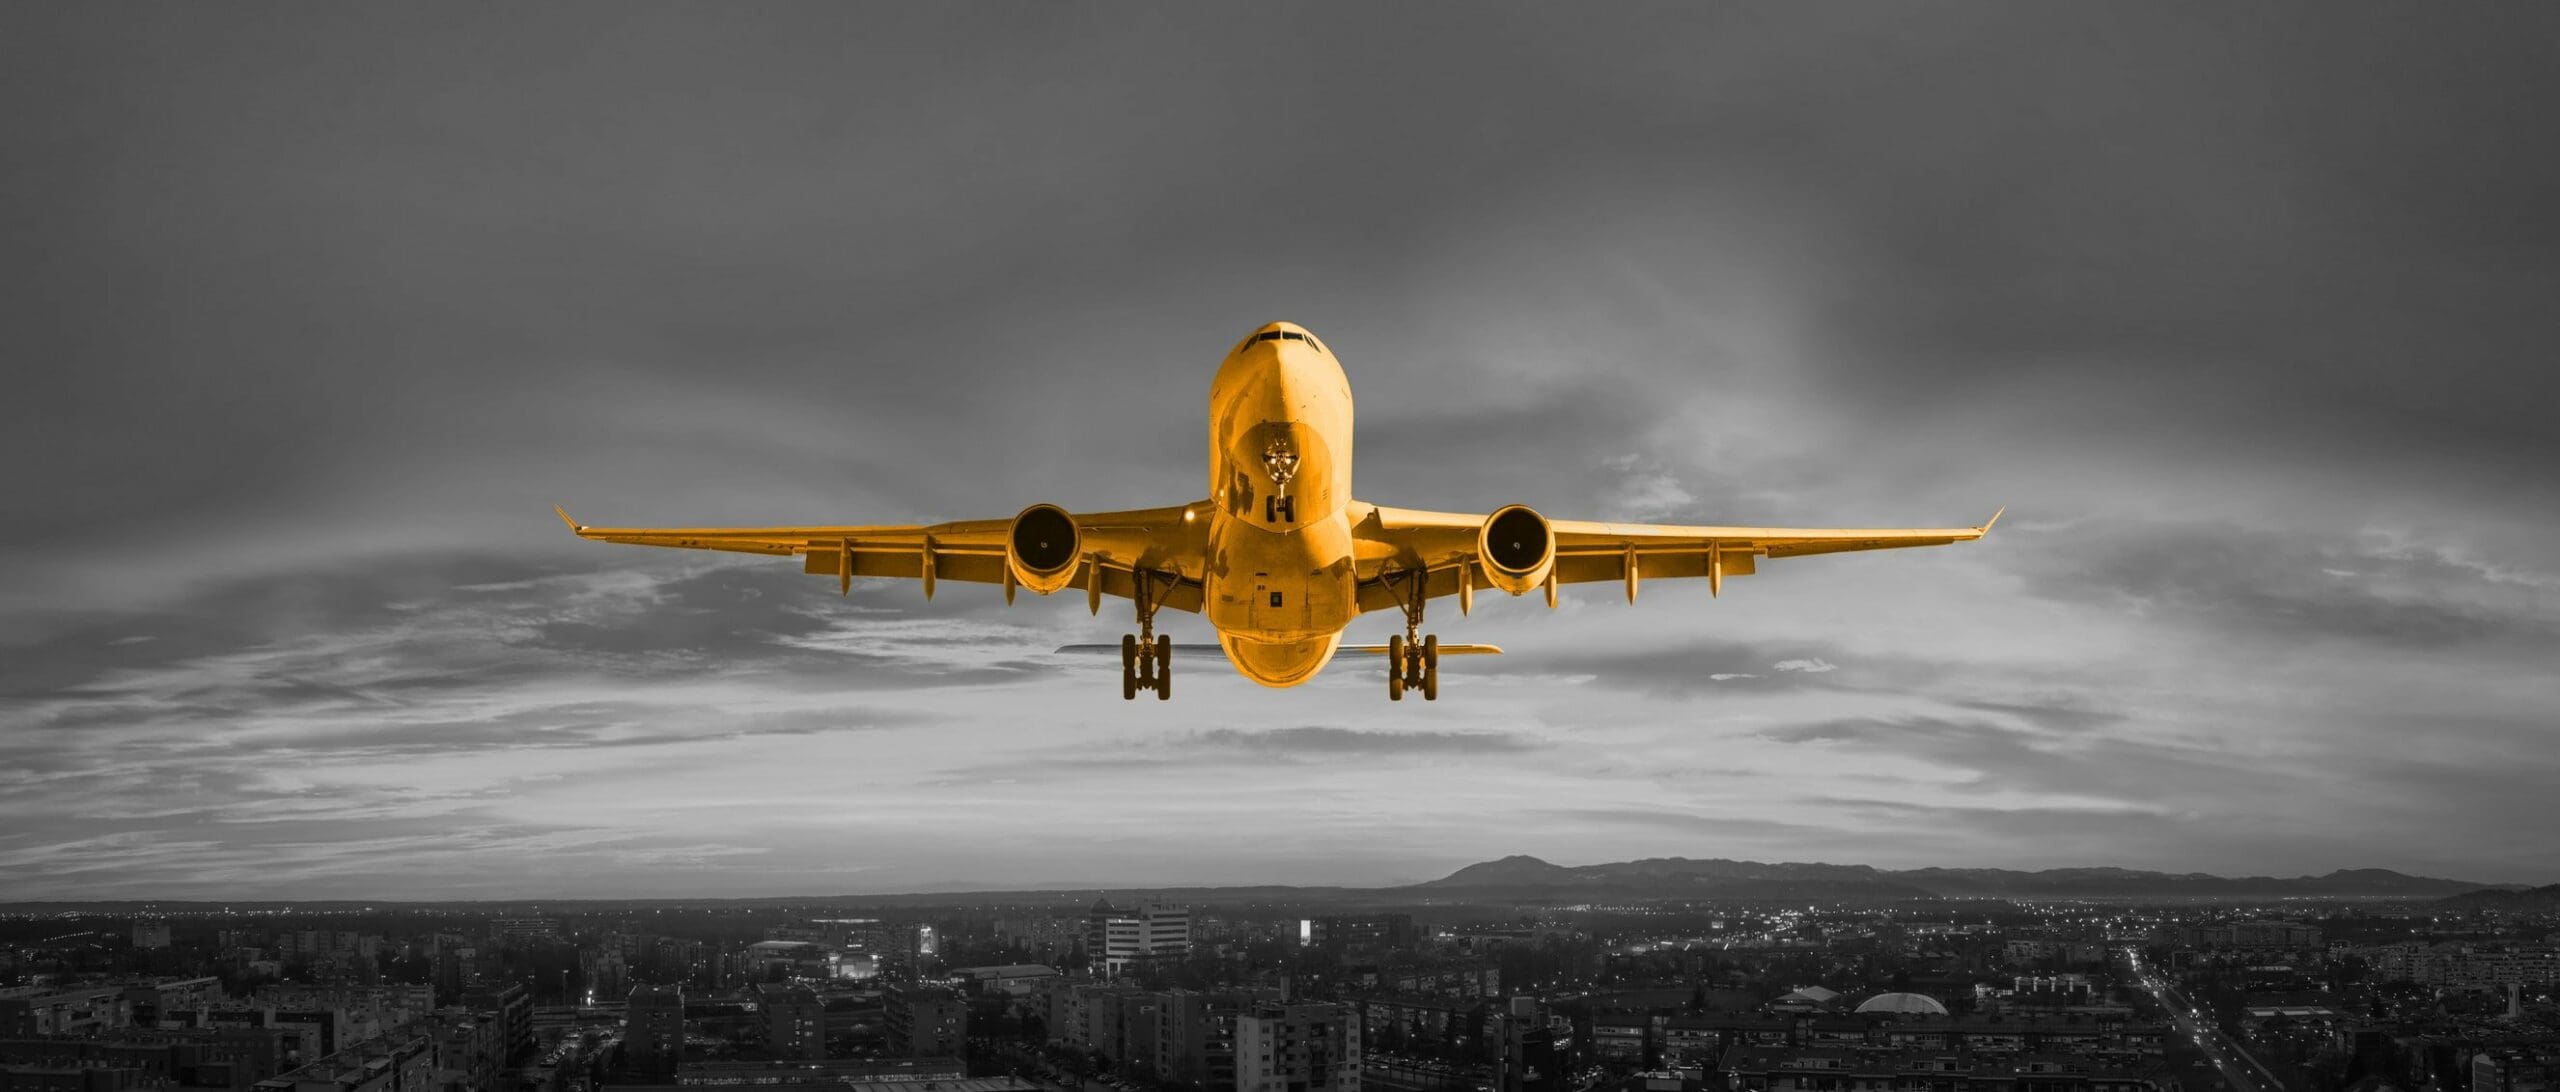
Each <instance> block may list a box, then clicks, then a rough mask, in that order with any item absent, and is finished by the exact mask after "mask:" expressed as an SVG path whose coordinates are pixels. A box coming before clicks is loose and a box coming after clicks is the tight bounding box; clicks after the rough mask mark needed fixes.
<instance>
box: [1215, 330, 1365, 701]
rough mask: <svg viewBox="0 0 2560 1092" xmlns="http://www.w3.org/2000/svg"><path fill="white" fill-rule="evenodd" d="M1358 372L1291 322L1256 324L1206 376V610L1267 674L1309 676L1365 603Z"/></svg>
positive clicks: (1234, 654) (1229, 648) (1272, 681)
mask: <svg viewBox="0 0 2560 1092" xmlns="http://www.w3.org/2000/svg"><path fill="white" fill-rule="evenodd" d="M1351 432H1352V422H1351V382H1350V379H1349V378H1348V377H1347V376H1345V375H1344V374H1343V371H1342V365H1341V363H1340V362H1339V361H1337V360H1335V359H1334V357H1333V354H1332V353H1330V352H1328V351H1326V350H1325V348H1324V347H1323V343H1322V342H1319V341H1316V340H1315V339H1314V338H1313V337H1312V336H1310V335H1309V334H1308V333H1307V332H1306V331H1305V330H1304V329H1302V328H1300V327H1298V326H1296V325H1293V324H1290V323H1285V322H1284V323H1273V324H1271V325H1268V326H1265V327H1263V328H1262V329H1260V330H1257V331H1255V332H1254V334H1253V336H1252V337H1250V338H1248V339H1246V340H1245V342H1244V343H1243V344H1242V345H1239V346H1238V347H1237V348H1236V349H1235V351H1233V352H1231V353H1228V354H1227V358H1226V360H1225V361H1224V362H1223V363H1221V364H1220V365H1219V367H1218V375H1217V379H1216V380H1215V381H1214V382H1212V383H1211V384H1210V387H1209V509H1210V516H1209V531H1208V549H1207V553H1206V557H1205V563H1204V571H1203V572H1202V574H1201V590H1202V613H1203V614H1205V615H1206V616H1207V618H1208V620H1209V624H1210V625H1212V626H1215V627H1217V630H1218V643H1219V644H1220V645H1221V646H1222V647H1224V648H1225V649H1226V652H1227V660H1228V662H1230V663H1233V664H1234V665H1235V668H1236V670H1237V671H1238V672H1240V673H1242V674H1243V675H1244V676H1245V677H1246V678H1248V679H1252V680H1253V681H1255V682H1258V683H1261V684H1262V685H1264V686H1294V685H1297V684H1298V683H1301V682H1305V681H1306V680H1308V679H1310V678H1313V677H1314V676H1315V674H1316V673H1317V672H1318V671H1321V670H1323V669H1324V665H1325V663H1326V662H1327V661H1329V660H1331V659H1332V658H1333V654H1334V650H1335V649H1337V648H1339V647H1340V646H1341V644H1342V631H1343V628H1344V627H1346V626H1348V625H1349V624H1350V623H1351V619H1352V618H1353V617H1355V616H1357V615H1358V614H1359V613H1360V607H1359V597H1358V586H1359V573H1358V564H1357V552H1356V550H1355V547H1354V541H1353V537H1352V533H1351V527H1352V522H1353V519H1352V513H1353V502H1352V500H1351Z"/></svg>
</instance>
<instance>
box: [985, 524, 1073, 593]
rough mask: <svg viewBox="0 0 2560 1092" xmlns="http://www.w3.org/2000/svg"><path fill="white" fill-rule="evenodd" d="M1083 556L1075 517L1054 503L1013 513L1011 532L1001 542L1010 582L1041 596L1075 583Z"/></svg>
mask: <svg viewBox="0 0 2560 1092" xmlns="http://www.w3.org/2000/svg"><path fill="white" fill-rule="evenodd" d="M1083 557H1084V539H1083V535H1082V534H1081V533H1080V532H1078V531H1077V530H1076V521H1075V517H1073V516H1070V515H1068V514H1067V510H1066V509H1064V508H1060V507H1058V506H1057V505H1054V504H1035V505H1032V506H1031V507H1029V508H1025V509H1023V510H1022V511H1021V512H1020V513H1019V514H1016V515H1015V516H1014V517H1013V532H1012V533H1011V534H1009V535H1006V536H1005V540H1004V563H1005V567H1006V568H1009V569H1011V570H1013V580H1014V583H1017V584H1020V585H1022V586H1023V587H1026V588H1029V589H1031V590H1032V591H1035V592H1038V593H1040V594H1042V595H1047V594H1049V593H1050V592H1053V591H1056V590H1058V589H1060V588H1063V587H1066V586H1067V585H1068V583H1070V582H1072V581H1073V580H1075V578H1076V562H1077V561H1078V560H1080V559H1082V558H1083ZM1006 598H1007V599H1011V598H1012V595H1011V594H1010V593H1007V595H1006Z"/></svg>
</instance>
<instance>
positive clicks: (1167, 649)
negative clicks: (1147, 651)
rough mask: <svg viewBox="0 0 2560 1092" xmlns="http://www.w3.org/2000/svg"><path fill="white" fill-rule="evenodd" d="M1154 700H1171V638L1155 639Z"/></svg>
mask: <svg viewBox="0 0 2560 1092" xmlns="http://www.w3.org/2000/svg"><path fill="white" fill-rule="evenodd" d="M1156 700H1157V701H1172V700H1173V638H1172V637H1170V636H1165V637H1158V638H1156Z"/></svg>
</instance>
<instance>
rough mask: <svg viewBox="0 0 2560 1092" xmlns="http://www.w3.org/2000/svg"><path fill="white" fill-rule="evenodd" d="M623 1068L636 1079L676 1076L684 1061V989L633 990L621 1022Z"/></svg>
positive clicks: (660, 987) (634, 987) (669, 987)
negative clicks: (677, 1069)
mask: <svg viewBox="0 0 2560 1092" xmlns="http://www.w3.org/2000/svg"><path fill="white" fill-rule="evenodd" d="M622 1024H623V1028H622V1061H623V1068H625V1069H628V1070H630V1071H631V1072H632V1073H633V1074H636V1075H646V1076H652V1077H669V1078H672V1077H673V1076H675V1072H676V1066H677V1065H679V1064H681V1063H682V1062H683V1061H684V989H683V988H682V987H678V986H633V987H632V988H631V999H630V1004H629V1005H628V1006H627V1007H626V1008H625V1010H624V1012H623V1018H622Z"/></svg>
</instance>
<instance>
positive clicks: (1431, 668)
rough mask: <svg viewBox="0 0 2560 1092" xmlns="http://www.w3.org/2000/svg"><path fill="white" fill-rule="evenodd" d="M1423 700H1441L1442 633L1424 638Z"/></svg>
mask: <svg viewBox="0 0 2560 1092" xmlns="http://www.w3.org/2000/svg"><path fill="white" fill-rule="evenodd" d="M1422 700H1424V701H1439V700H1440V635H1439V634H1436V633H1435V634H1432V635H1430V636H1428V637H1424V638H1423V639H1422Z"/></svg>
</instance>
